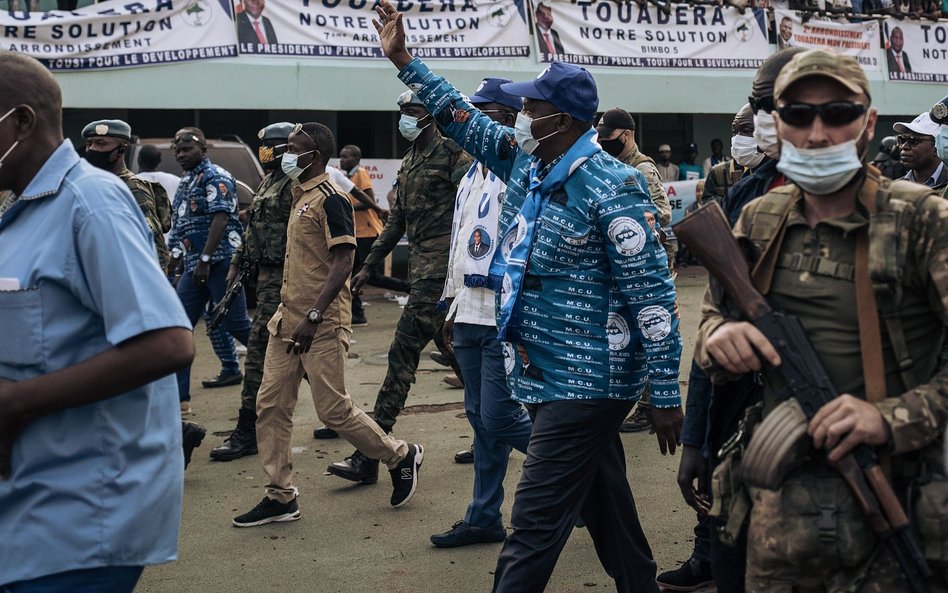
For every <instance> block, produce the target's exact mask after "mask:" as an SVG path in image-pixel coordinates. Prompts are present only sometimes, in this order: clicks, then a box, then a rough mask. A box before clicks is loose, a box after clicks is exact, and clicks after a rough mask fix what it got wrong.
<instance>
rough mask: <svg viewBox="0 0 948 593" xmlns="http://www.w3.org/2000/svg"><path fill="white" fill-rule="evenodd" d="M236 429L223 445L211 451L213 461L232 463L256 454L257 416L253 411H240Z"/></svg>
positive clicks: (242, 409)
mask: <svg viewBox="0 0 948 593" xmlns="http://www.w3.org/2000/svg"><path fill="white" fill-rule="evenodd" d="M239 413H240V416H239V417H238V418H237V428H235V429H234V432H232V433H231V434H230V436H229V437H227V440H226V441H224V444H223V445H221V446H220V447H217V448H215V449H212V450H211V459H213V460H215V461H233V460H234V459H240V458H241V457H246V456H247V455H256V454H257V414H256V413H255V412H254V411H253V410H247V409H244V408H241V409H240V412H239Z"/></svg>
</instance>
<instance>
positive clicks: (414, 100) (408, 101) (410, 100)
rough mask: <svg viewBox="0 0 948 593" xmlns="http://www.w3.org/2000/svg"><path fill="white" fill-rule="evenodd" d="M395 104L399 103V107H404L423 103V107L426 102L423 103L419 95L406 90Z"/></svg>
mask: <svg viewBox="0 0 948 593" xmlns="http://www.w3.org/2000/svg"><path fill="white" fill-rule="evenodd" d="M395 104H396V105H398V106H399V107H404V106H405V105H421V106H422V107H424V106H425V104H424V103H422V101H421V99H419V98H418V95H416V94H415V93H413V92H412V91H405V92H404V93H402V94H401V95H399V96H398V100H397V101H395Z"/></svg>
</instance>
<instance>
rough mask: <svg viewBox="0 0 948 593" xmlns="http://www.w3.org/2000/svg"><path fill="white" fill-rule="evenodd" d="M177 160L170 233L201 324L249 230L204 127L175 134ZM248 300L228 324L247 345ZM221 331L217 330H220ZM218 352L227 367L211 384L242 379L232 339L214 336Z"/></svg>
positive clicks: (186, 384) (181, 375) (183, 387)
mask: <svg viewBox="0 0 948 593" xmlns="http://www.w3.org/2000/svg"><path fill="white" fill-rule="evenodd" d="M174 151H175V159H176V160H177V161H178V164H179V165H181V168H182V169H184V170H185V175H184V177H182V178H181V183H180V185H178V191H177V192H175V196H174V200H173V201H172V203H171V217H172V227H171V234H170V235H169V237H168V244H169V246H170V247H171V250H172V255H175V254H176V253H181V252H183V254H184V274H182V275H181V279H180V280H179V281H178V296H179V297H181V303H182V304H183V305H184V310H185V312H187V314H188V318H189V319H190V320H191V324H192V325H193V324H194V323H196V322H197V320H198V317H200V316H201V313H203V312H204V311H205V309H206V307H207V306H208V303H209V302H210V303H217V302H219V301H220V300H221V299H222V298H224V294H225V293H226V292H227V268H228V266H229V265H230V260H231V258H232V257H233V255H234V250H235V249H237V248H238V247H240V243H241V240H242V232H243V229H242V227H241V226H240V221H239V220H238V218H237V190H236V184H235V182H234V177H233V176H232V175H231V174H230V173H228V172H227V171H225V170H224V169H222V168H220V167H218V166H217V165H214V164H213V163H211V161H210V159H208V158H207V141H206V140H205V138H204V133H203V132H202V131H201V130H199V129H198V128H182V129H181V130H179V131H178V133H177V134H175V137H174ZM250 325H251V322H250V319H249V318H248V317H247V301H246V300H245V297H244V294H243V292H241V293H240V294H239V295H238V296H237V297H236V298H235V299H234V300H233V302H232V303H231V306H230V309H229V310H228V313H227V316H226V317H225V318H224V323H223V327H224V329H226V330H227V332H228V333H229V334H230V335H231V336H233V337H234V338H236V339H237V341H238V342H240V343H241V344H244V345H246V344H247V340H248V339H249V337H250ZM215 331H216V330H215ZM212 338H216V339H214V340H213V343H214V345H215V352H217V353H218V355H219V356H221V355H222V354H223V355H224V357H223V358H222V360H221V362H222V363H223V368H222V369H221V373H220V374H219V375H218V376H217V377H216V378H215V379H209V380H207V381H205V382H204V385H205V386H217V385H234V384H237V383H239V382H240V379H241V374H240V365H239V364H238V363H237V359H236V353H235V352H233V349H232V345H233V343H232V342H230V341H227V342H224V343H221V340H220V339H219V338H220V336H219V335H212ZM178 397H179V398H180V400H181V412H182V413H185V414H186V413H190V411H191V404H190V400H191V368H190V367H188V368H186V369H183V370H181V371H179V372H178Z"/></svg>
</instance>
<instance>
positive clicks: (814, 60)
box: [774, 49, 871, 100]
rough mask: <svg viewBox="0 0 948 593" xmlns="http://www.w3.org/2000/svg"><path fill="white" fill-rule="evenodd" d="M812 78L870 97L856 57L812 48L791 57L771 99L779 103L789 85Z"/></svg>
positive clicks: (778, 77) (865, 79)
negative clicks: (832, 81) (833, 82)
mask: <svg viewBox="0 0 948 593" xmlns="http://www.w3.org/2000/svg"><path fill="white" fill-rule="evenodd" d="M814 76H823V77H825V78H830V79H832V80H835V81H836V82H838V83H839V84H841V85H843V86H844V87H846V88H847V89H849V90H850V91H852V92H853V93H857V94H862V95H866V97H870V98H871V96H870V94H869V79H868V78H866V73H865V71H863V69H862V67H861V66H860V65H859V62H857V61H856V58H854V57H852V56H843V55H839V54H834V53H831V52H828V51H824V50H822V49H811V50H808V51H805V52H802V53H799V54H797V55H795V56H793V59H792V60H790V61H789V62H788V63H787V65H786V66H784V67H783V69H782V70H781V71H780V75H779V76H777V81H776V82H775V83H774V99H775V100H779V99H780V96H781V95H783V93H784V92H786V90H787V89H788V88H790V86H791V85H793V84H796V83H797V82H799V81H801V80H803V79H805V78H811V77H814Z"/></svg>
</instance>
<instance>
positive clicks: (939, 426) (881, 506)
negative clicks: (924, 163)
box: [676, 50, 948, 593]
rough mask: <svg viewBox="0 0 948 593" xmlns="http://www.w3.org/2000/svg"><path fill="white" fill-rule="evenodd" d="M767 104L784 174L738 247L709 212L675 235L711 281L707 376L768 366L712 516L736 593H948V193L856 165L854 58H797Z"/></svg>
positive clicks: (866, 109)
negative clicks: (742, 553) (737, 539)
mask: <svg viewBox="0 0 948 593" xmlns="http://www.w3.org/2000/svg"><path fill="white" fill-rule="evenodd" d="M774 98H775V100H776V110H775V112H774V115H775V118H776V122H777V131H778V135H779V137H780V141H781V151H780V161H779V165H778V169H779V170H780V171H781V172H782V173H783V174H784V175H786V177H787V178H788V179H790V180H791V181H792V183H791V184H790V185H788V186H785V187H782V188H778V189H776V190H773V191H771V192H770V193H768V194H766V195H764V196H763V197H761V198H760V199H758V200H756V201H754V202H752V203H750V204H749V205H748V206H746V207H745V208H744V209H743V211H742V213H741V217H740V219H739V220H738V222H737V224H736V226H735V228H734V235H735V236H736V237H737V238H738V240H739V241H741V242H742V243H743V244H744V247H745V248H744V249H743V250H741V249H738V248H737V245H736V244H735V243H734V241H733V239H731V234H730V233H729V232H728V231H727V224H726V222H724V217H723V214H720V211H719V210H716V209H717V206H716V205H710V206H708V207H706V208H702V209H701V210H699V211H698V212H697V213H695V214H694V215H693V216H692V217H691V218H686V219H685V221H683V222H682V223H681V224H680V225H679V226H678V227H676V234H677V235H678V237H679V238H680V239H682V240H683V241H685V242H686V243H689V247H691V248H692V249H694V250H695V253H696V254H697V255H698V257H699V259H702V261H703V263H705V265H707V266H708V268H709V271H710V273H711V275H712V276H713V277H714V278H715V279H716V280H717V283H716V284H713V285H712V290H710V291H709V293H708V296H707V297H706V300H705V306H704V308H703V316H702V321H701V326H700V330H699V336H698V343H697V344H696V359H697V361H698V363H699V364H700V365H701V366H702V367H703V368H705V369H706V370H707V371H708V372H709V374H710V376H711V378H712V380H713V381H714V382H716V383H722V382H726V381H728V380H732V379H734V378H735V377H736V376H738V375H740V374H743V373H748V372H751V371H757V370H760V369H762V368H763V369H764V373H765V396H764V402H763V404H762V405H763V410H762V411H761V410H749V413H748V414H747V415H746V416H745V420H746V421H745V423H744V424H743V429H742V432H741V433H740V434H739V435H738V437H736V438H735V439H733V440H732V442H730V443H729V444H727V445H725V447H724V448H723V449H722V451H720V452H719V455H722V456H728V459H727V460H726V461H725V462H724V463H722V464H721V466H719V468H718V470H717V471H716V472H715V476H714V479H713V481H712V484H713V487H712V489H713V492H714V496H715V498H714V507H713V508H712V514H718V515H719V516H721V518H722V519H723V520H725V521H726V525H725V527H724V531H725V532H727V530H728V529H733V528H735V527H739V526H740V524H741V523H742V522H743V518H744V516H746V515H747V514H748V513H749V516H750V527H749V531H748V549H747V577H746V585H747V591H749V592H752V593H754V592H765V591H767V592H769V591H774V592H777V591H779V592H790V591H794V592H805V593H810V592H822V591H834V592H835V591H852V592H856V593H867V592H879V593H881V592H883V591H884V592H908V591H911V592H913V593H921V592H922V591H945V590H948V580H946V577H948V545H946V542H948V520H946V519H945V517H946V516H948V502H946V501H948V480H946V478H945V468H944V461H943V459H942V456H941V448H942V438H943V437H942V435H943V433H944V431H945V425H946V423H948V370H946V369H945V368H943V366H942V364H941V362H942V359H941V356H940V355H941V352H942V344H943V342H944V338H945V324H946V322H948V267H946V263H948V202H946V201H945V200H943V199H941V198H939V197H938V196H937V195H936V194H935V193H933V192H932V190H931V189H930V188H926V187H925V186H921V185H917V184H914V183H911V182H908V181H904V180H898V181H891V180H889V179H886V178H883V177H881V176H880V175H879V172H878V170H877V169H875V168H874V167H872V166H869V165H866V164H865V162H866V153H867V151H868V147H869V143H870V141H871V139H872V136H873V132H874V126H875V123H876V111H875V110H874V109H872V108H871V107H870V95H869V82H868V80H867V79H866V75H865V73H864V72H863V70H862V68H860V66H859V64H858V63H857V62H856V60H855V59H854V58H852V57H849V56H839V55H835V54H831V53H827V52H825V51H822V50H809V51H806V52H803V53H800V54H798V55H796V56H795V57H794V58H793V59H792V60H791V61H790V62H789V64H787V66H786V67H784V69H783V70H782V71H781V74H780V76H779V77H778V79H777V81H776V84H775V88H774ZM715 212H716V213H717V214H714V215H711V214H709V213H712V214H713V213H715ZM709 219H710V221H709ZM715 220H716V221H717V222H718V225H717V226H715V225H714V224H711V223H712V222H714V221H715ZM715 229H717V231H715ZM729 248H731V251H730V253H731V254H732V256H731V257H730V258H728V257H724V256H722V255H723V254H725V253H728V249H729ZM741 253H748V254H749V255H750V259H751V262H750V263H751V265H752V269H753V272H752V275H751V277H748V275H747V267H746V265H745V264H746V262H745V261H744V260H743V258H742V257H741V255H740V254H741ZM742 270H743V272H742ZM720 287H723V289H724V290H723V291H721V290H718V289H717V288H720ZM724 293H727V296H724ZM854 305H855V306H854ZM824 367H825V371H824ZM755 413H756V414H755ZM755 415H756V416H757V417H758V418H759V417H761V416H762V417H763V420H762V421H761V422H759V423H756V426H755V418H754V417H755ZM910 518H911V522H910Z"/></svg>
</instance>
